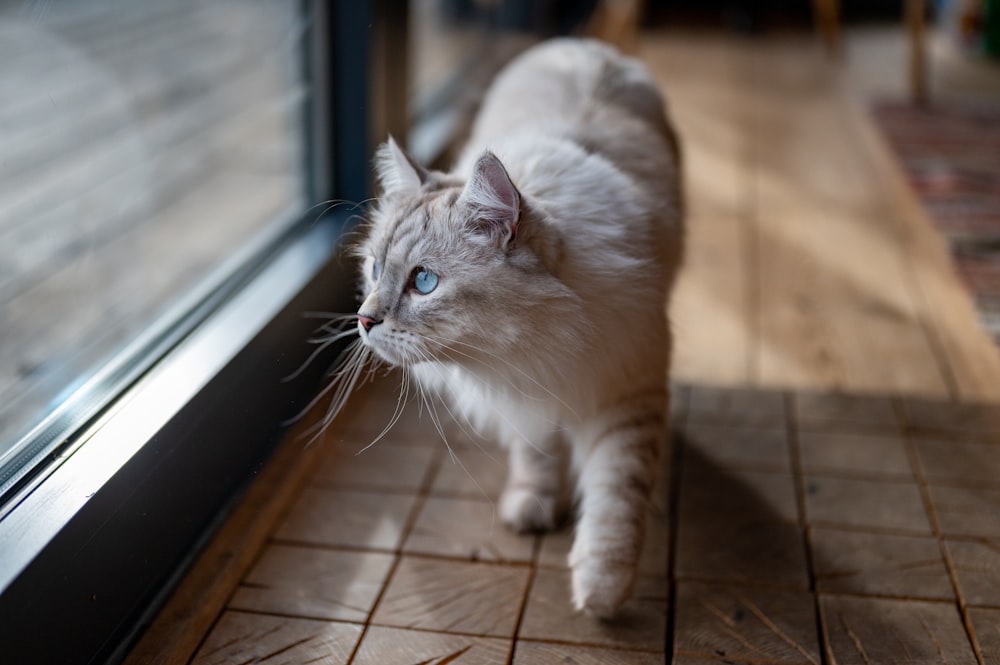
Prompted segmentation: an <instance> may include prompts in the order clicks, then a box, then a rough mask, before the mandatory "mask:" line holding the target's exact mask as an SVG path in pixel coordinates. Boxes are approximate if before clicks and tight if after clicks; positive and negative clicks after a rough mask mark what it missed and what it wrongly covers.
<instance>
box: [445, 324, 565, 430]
mask: <svg viewBox="0 0 1000 665" xmlns="http://www.w3.org/2000/svg"><path fill="white" fill-rule="evenodd" d="M426 337H427V339H430V340H432V341H435V342H438V343H444V344H447V345H451V344H460V345H462V346H465V347H468V348H470V349H472V350H473V351H478V352H479V353H485V354H486V355H488V356H490V357H491V358H493V359H495V360H498V361H500V362H502V363H503V364H505V365H507V366H508V367H510V368H511V369H513V370H514V371H515V372H517V373H518V374H520V375H521V376H523V377H524V378H526V379H528V381H530V382H531V383H533V384H535V385H536V386H538V387H539V388H541V389H542V390H544V391H545V393H546V394H548V395H549V396H550V397H552V399H554V400H556V401H557V402H559V403H560V404H562V405H563V406H564V407H566V409H567V410H568V411H569V412H570V413H572V414H573V416H574V417H575V418H579V417H580V416H579V415H578V414H577V413H576V411H574V410H573V408H572V407H571V406H570V405H569V404H567V403H566V402H564V401H563V400H562V399H561V398H560V397H559V396H558V395H556V394H555V393H554V392H552V391H551V390H549V389H548V388H546V387H545V386H543V385H542V384H541V383H539V382H538V381H537V380H536V379H535V378H534V377H533V376H531V375H530V374H528V373H527V372H525V371H524V370H523V369H521V368H520V367H518V366H517V365H515V364H513V363H512V362H510V361H509V360H507V359H506V358H503V357H502V356H499V355H497V354H495V353H491V352H490V351H487V350H486V349H482V348H479V347H477V346H475V345H474V344H469V343H468V342H463V341H461V340H456V339H448V338H447V337H440V336H432V335H426ZM450 350H451V351H453V352H455V353H458V354H459V355H463V356H465V357H467V358H469V359H471V360H476V361H478V362H480V363H483V364H486V363H485V362H484V361H483V360H481V359H479V358H476V357H475V356H472V355H469V354H466V353H462V352H461V351H459V350H458V349H456V348H454V347H450Z"/></svg>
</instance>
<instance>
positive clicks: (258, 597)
mask: <svg viewBox="0 0 1000 665" xmlns="http://www.w3.org/2000/svg"><path fill="white" fill-rule="evenodd" d="M676 395H677V398H676V399H675V417H674V424H673V427H674V431H675V437H674V440H673V444H672V449H671V451H670V454H669V455H668V456H667V457H666V459H665V461H664V465H663V467H664V468H663V478H662V482H661V483H660V485H659V486H658V487H657V489H656V491H655V496H654V497H653V500H652V502H651V505H650V518H651V527H650V537H649V538H648V542H647V547H646V551H645V553H644V555H643V558H642V563H641V576H640V580H639V583H638V585H637V589H636V591H635V593H634V595H633V598H632V599H631V600H630V601H629V602H628V603H627V604H626V605H625V607H624V608H623V612H622V615H621V617H620V619H618V620H616V621H614V622H610V623H602V622H598V621H594V620H591V619H589V618H587V617H585V616H581V615H577V614H575V613H574V612H572V611H571V610H570V605H569V597H568V584H569V583H568V571H567V569H566V565H565V558H566V552H567V550H568V547H569V545H570V540H571V529H570V528H568V527H567V528H565V529H563V530H562V531H560V532H557V533H553V534H548V535H544V536H536V537H524V536H517V535H514V534H511V533H509V532H508V531H507V530H506V529H505V528H504V527H503V526H502V525H501V524H500V523H499V522H498V520H497V519H496V516H495V509H494V501H495V499H496V496H497V493H498V491H499V489H500V485H501V482H502V480H503V475H504V462H503V457H502V455H501V454H500V453H499V452H498V451H497V450H496V449H495V448H493V447H492V446H491V445H489V444H486V443H482V442H474V441H472V440H471V438H470V437H469V436H467V435H466V434H465V433H463V432H462V430H461V428H460V427H458V426H457V425H454V424H452V425H450V426H448V427H446V433H447V435H448V438H449V442H450V443H451V445H452V448H453V450H454V453H455V454H454V457H452V456H451V455H449V453H448V451H447V450H446V448H445V446H444V445H443V443H442V441H441V438H440V436H439V435H438V434H437V432H436V431H435V428H434V427H433V426H432V425H431V423H430V421H429V419H428V418H427V414H426V413H423V414H422V416H423V417H421V414H419V413H418V409H417V407H416V405H415V404H410V405H408V408H407V410H406V412H405V413H404V416H403V417H402V418H401V419H400V421H399V422H398V423H397V425H396V426H395V428H394V429H393V430H392V431H391V432H390V433H389V435H388V436H386V437H385V438H384V439H383V440H382V441H380V442H379V443H378V444H376V445H375V446H373V447H371V448H370V449H367V450H365V451H364V452H362V453H360V454H356V453H357V451H359V450H360V449H362V448H364V446H365V445H366V444H367V443H368V442H370V441H371V440H372V438H374V436H375V435H377V434H378V433H379V431H380V430H381V427H382V425H383V424H384V423H386V422H388V420H389V419H390V417H391V414H392V411H393V408H394V407H395V404H396V400H395V397H394V395H393V394H392V385H391V382H390V383H382V384H379V385H376V386H374V387H371V388H367V389H366V391H365V392H364V393H362V394H361V395H359V396H356V397H355V398H353V401H352V403H351V405H350V409H351V413H350V414H347V416H346V417H345V418H344V419H343V421H342V422H340V423H339V425H338V427H337V428H336V430H335V431H333V432H331V433H330V436H329V437H328V440H327V441H325V442H323V443H322V444H316V445H325V446H328V449H327V450H326V451H325V452H324V455H325V459H324V462H323V463H322V464H320V465H318V466H317V468H316V469H315V470H314V472H313V474H312V476H311V480H310V481H309V482H308V484H307V486H306V487H305V488H304V489H303V490H302V493H301V495H300V497H299V499H298V501H297V502H296V503H295V504H294V505H293V506H292V507H291V509H290V511H289V512H288V514H287V515H286V516H285V518H284V520H283V522H282V523H281V524H280V526H279V527H278V528H277V529H276V530H275V532H274V533H273V536H272V538H271V539H270V542H269V543H268V544H267V546H266V547H265V548H264V550H263V551H262V552H261V554H260V556H259V559H258V560H257V562H256V564H255V565H254V566H253V568H252V569H251V571H250V572H249V574H248V575H247V576H246V577H245V579H244V580H243V582H242V583H241V584H240V586H239V588H238V589H237V590H236V591H235V593H234V594H233V595H232V597H231V599H230V601H229V603H228V607H227V608H226V610H225V611H224V612H223V613H222V615H221V616H220V617H219V618H218V620H217V622H216V624H215V626H214V628H213V629H212V630H211V632H210V633H209V634H208V636H207V637H206V638H205V640H204V642H203V643H202V645H201V647H200V649H199V651H198V652H197V654H196V656H195V658H194V661H193V662H195V663H197V664H199V665H208V664H214V663H219V664H221V663H227V664H228V663H249V662H262V661H267V662H272V660H273V662H285V663H308V662H325V663H351V664H352V665H368V664H376V665H416V664H422V665H445V664H454V665H459V664H461V665H468V664H484V665H485V664H487V663H490V664H492V663H500V664H505V663H511V664H513V665H548V664H556V663H561V664H573V663H576V664H578V665H598V664H600V665H618V664H622V665H624V664H632V663H636V664H647V663H649V664H652V663H664V662H674V663H679V664H685V665H695V664H697V665H710V664H712V663H718V664H721V663H759V664H765V663H775V664H778V663H782V664H785V663H787V664H798V663H802V664H806V663H811V664H813V665H819V664H820V663H843V664H848V663H859V664H864V665H871V664H874V663H949V664H951V665H962V664H965V663H969V664H974V663H977V662H978V663H991V662H993V663H996V662H1000V628H998V626H1000V409H998V407H996V406H991V405H968V404H963V405H958V404H954V403H949V402H938V401H930V400H924V401H918V400H910V399H896V398H890V397H885V396H854V395H844V394H834V393H829V394H823V393H801V392H769V391H762V390H749V389H719V388H708V387H702V386H680V387H678V389H677V391H676ZM479 446H481V447H479ZM459 462H460V463H461V464H459ZM463 467H464V468H463Z"/></svg>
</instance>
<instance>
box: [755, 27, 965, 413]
mask: <svg viewBox="0 0 1000 665" xmlns="http://www.w3.org/2000/svg"><path fill="white" fill-rule="evenodd" d="M796 54H797V55H796ZM755 55H756V57H755V58H751V59H749V60H748V62H749V63H750V66H751V67H752V71H750V72H748V74H747V76H748V78H750V79H751V80H753V81H754V82H755V86H754V87H755V90H757V91H758V94H757V95H756V96H755V98H754V105H755V108H756V109H757V111H758V113H757V116H756V119H755V120H756V123H755V125H756V126H755V129H756V140H757V141H758V143H757V146H758V148H757V150H756V151H755V155H756V157H757V160H758V161H757V167H758V171H757V176H758V177H757V184H758V189H757V213H758V216H759V217H758V228H759V235H758V243H757V251H758V253H759V259H758V261H759V265H760V280H761V286H760V297H761V301H760V311H759V313H758V316H759V317H760V325H761V338H760V344H761V347H760V354H761V357H760V363H761V382H762V383H763V384H764V385H775V386H779V385H786V386H788V385H790V386H796V387H812V388H823V387H835V388H841V389H847V390H855V391H873V392H874V391H883V392H884V391H889V392H895V391H906V392H920V393H928V394H933V395H947V394H948V385H947V383H946V381H945V380H944V378H943V377H942V375H941V371H940V369H939V366H938V363H937V360H936V357H935V354H934V349H933V347H932V344H931V342H930V341H929V340H928V338H927V336H926V335H925V332H924V330H923V329H922V327H921V326H920V318H919V314H918V310H917V306H916V303H915V298H914V297H913V295H912V293H911V292H910V290H909V289H908V285H907V282H906V279H905V270H904V265H905V264H904V262H903V260H902V254H901V251H902V250H901V247H900V244H899V242H898V240H897V238H896V237H895V235H894V229H893V228H892V225H891V224H889V223H888V222H887V220H885V219H884V217H883V216H882V215H880V214H879V213H880V212H881V210H882V207H883V206H882V204H881V202H880V201H879V199H878V196H879V193H878V192H877V191H876V190H874V189H873V188H871V187H870V184H869V183H865V182H863V181H861V180H859V179H858V178H857V176H856V172H857V169H858V162H859V159H863V153H859V152H857V151H851V150H849V149H848V148H849V146H850V144H849V143H847V142H845V139H844V137H845V136H849V135H850V134H851V133H852V132H854V131H856V127H855V126H853V125H852V124H850V123H845V122H844V120H843V118H842V116H841V115H839V114H838V113H837V111H836V104H837V100H838V97H837V95H838V88H837V85H836V78H835V76H834V72H833V71H832V70H831V68H830V66H829V64H828V63H827V62H826V61H825V60H824V59H821V58H820V57H819V56H818V54H809V53H808V52H806V53H805V54H803V53H802V52H801V49H797V50H796V49H795V48H794V45H793V48H786V47H783V46H777V47H775V46H771V47H765V48H761V49H759V50H758V51H757V52H756V54H755Z"/></svg>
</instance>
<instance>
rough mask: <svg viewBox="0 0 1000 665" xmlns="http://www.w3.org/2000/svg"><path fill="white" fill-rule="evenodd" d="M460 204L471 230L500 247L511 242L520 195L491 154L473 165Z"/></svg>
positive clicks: (515, 233) (494, 156)
mask: <svg viewBox="0 0 1000 665" xmlns="http://www.w3.org/2000/svg"><path fill="white" fill-rule="evenodd" d="M460 200H461V201H463V202H464V203H465V205H466V206H468V207H469V209H470V210H471V215H472V216H471V218H470V221H469V223H470V224H471V225H472V227H473V228H474V230H476V231H477V232H480V233H484V234H487V235H489V236H491V237H492V238H493V239H494V240H495V241H496V242H497V244H498V245H499V246H501V247H506V246H507V245H508V244H510V242H511V241H513V240H514V237H515V236H516V235H517V225H518V222H519V221H520V216H521V195H520V193H518V191H517V187H515V186H514V183H513V182H512V181H511V179H510V176H509V175H507V169H505V168H504V166H503V164H502V163H501V162H500V160H499V159H498V158H497V156H496V155H494V154H493V153H492V152H489V151H486V152H484V153H483V154H482V156H481V157H480V158H479V159H478V160H477V161H476V165H475V167H473V169H472V175H471V176H470V177H469V182H468V183H466V185H465V190H464V191H463V192H462V196H461V199H460Z"/></svg>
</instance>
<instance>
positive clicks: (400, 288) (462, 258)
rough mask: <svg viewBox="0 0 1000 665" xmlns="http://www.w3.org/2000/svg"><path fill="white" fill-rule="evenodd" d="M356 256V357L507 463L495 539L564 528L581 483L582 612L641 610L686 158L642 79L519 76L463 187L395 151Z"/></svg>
mask: <svg viewBox="0 0 1000 665" xmlns="http://www.w3.org/2000/svg"><path fill="white" fill-rule="evenodd" d="M377 168H378V175H379V179H380V181H381V185H382V189H383V195H382V197H381V199H380V200H379V201H378V203H377V205H376V207H375V209H374V210H373V211H372V214H371V218H372V219H371V226H370V229H369V230H368V234H367V237H366V239H365V240H364V241H363V242H362V243H361V246H360V248H359V251H360V253H361V256H362V257H363V265H364V284H363V289H364V294H365V298H364V303H363V304H362V305H361V308H360V309H359V310H358V315H357V316H358V330H359V332H360V335H361V338H362V341H363V343H364V344H365V345H367V347H368V348H369V349H370V350H371V351H372V352H374V354H375V355H376V356H377V357H379V358H381V359H383V360H385V361H387V362H389V363H391V364H392V365H395V366H399V367H404V368H407V371H408V372H409V373H411V375H412V376H414V377H416V379H417V380H418V381H419V382H420V384H421V385H422V386H423V387H424V388H425V389H430V390H433V391H435V392H436V393H438V394H440V395H441V396H442V397H443V398H444V399H447V400H448V401H449V404H450V409H451V410H452V411H453V412H455V413H456V414H460V416H461V417H464V418H467V419H469V420H470V421H471V422H473V423H474V424H475V425H476V426H477V428H488V431H492V432H495V433H496V435H497V436H498V437H499V438H500V439H501V441H502V442H503V443H505V444H507V445H509V447H510V477H509V479H508V481H507V486H506V489H505V490H504V493H503V496H502V497H501V499H500V503H499V510H500V515H501V517H502V519H503V520H504V521H505V522H506V523H507V524H509V525H510V526H511V527H513V528H514V529H517V530H519V531H534V530H545V529H550V528H553V527H554V526H556V525H557V523H558V521H559V519H560V517H561V515H562V513H564V512H565V511H566V510H567V509H568V508H569V506H570V503H571V502H570V496H571V493H572V490H573V486H570V483H571V482H572V483H575V493H576V497H575V498H576V500H577V502H578V504H577V505H578V515H579V517H578V522H577V525H576V536H575V541H574V544H573V549H572V552H571V553H570V557H569V564H570V566H571V567H572V574H573V590H572V591H573V602H574V604H575V605H576V607H577V608H578V609H582V610H586V611H587V612H589V613H591V614H594V615H597V616H600V617H607V616H610V615H612V614H613V613H614V612H615V610H616V609H617V608H618V607H619V605H620V604H621V603H622V602H623V601H624V600H625V599H626V598H627V596H628V595H629V593H630V591H631V588H632V585H633V582H634V580H635V570H636V563H637V560H638V557H639V553H640V550H641V548H642V541H643V531H644V522H645V516H646V509H647V500H648V495H649V492H650V489H651V487H652V485H653V483H654V480H655V470H656V469H657V467H658V465H657V458H658V455H659V454H660V449H661V446H662V443H663V441H664V439H665V436H666V432H667V427H668V423H667V417H668V381H667V370H668V363H669V358H670V347H671V337H670V330H669V328H668V324H667V318H666V302H667V298H668V295H669V293H670V290H671V286H672V284H673V281H674V275H675V273H676V271H677V267H678V264H679V262H680V257H681V246H682V235H683V234H682V205H681V203H682V201H681V193H680V186H679V164H678V150H677V144H676V140H675V137H674V134H673V131H672V130H671V128H670V126H669V124H668V122H667V119H666V117H665V113H664V105H663V101H662V99H661V97H660V94H659V92H658V91H657V87H656V84H655V82H654V81H653V79H652V78H651V76H650V75H649V73H648V72H647V71H646V69H645V68H644V67H643V66H642V65H641V64H639V63H638V62H637V61H635V60H632V59H629V58H625V57H623V56H622V55H620V54H618V53H617V52H616V51H614V50H613V49H611V48H610V47H607V46H604V45H602V44H599V43H597V42H592V41H584V40H572V39H560V40H554V41H550V42H547V43H544V44H542V45H540V46H537V47H535V48H533V49H531V50H529V51H527V52H526V53H524V54H523V55H521V56H520V57H518V58H517V59H516V60H515V61H514V62H513V63H512V64H510V65H509V66H508V67H507V68H506V69H505V70H504V71H503V72H501V74H500V75H499V76H498V78H497V79H496V81H495V82H494V84H493V86H492V87H491V89H490V90H489V92H488V93H487V95H486V97H485V100H484V102H483V105H482V108H481V110H480V112H479V115H478V118H477V121H476V123H475V126H474V129H473V132H472V137H471V140H470V142H469V144H468V145H467V146H466V148H465V151H464V153H463V155H462V157H461V159H460V160H459V161H458V164H457V165H456V166H455V168H454V170H453V171H452V172H450V173H441V172H432V171H428V170H426V169H424V168H423V167H421V166H420V165H418V164H416V163H414V161H413V160H412V159H410V158H409V157H408V156H407V155H406V154H405V153H404V152H403V151H402V150H401V149H400V148H399V147H398V146H397V145H396V144H395V143H394V142H393V141H392V140H391V139H390V141H389V142H388V143H387V144H385V145H383V146H382V147H381V148H380V149H379V152H378V155H377Z"/></svg>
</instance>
